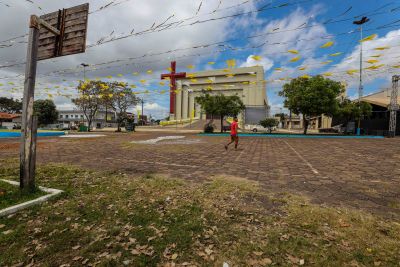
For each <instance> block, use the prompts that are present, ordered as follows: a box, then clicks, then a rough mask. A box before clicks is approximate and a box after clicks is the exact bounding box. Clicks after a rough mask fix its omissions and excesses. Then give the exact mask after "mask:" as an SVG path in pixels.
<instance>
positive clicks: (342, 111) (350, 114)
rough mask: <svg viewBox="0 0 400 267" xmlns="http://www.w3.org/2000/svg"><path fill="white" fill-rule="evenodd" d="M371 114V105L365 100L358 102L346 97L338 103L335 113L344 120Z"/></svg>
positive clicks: (356, 118)
mask: <svg viewBox="0 0 400 267" xmlns="http://www.w3.org/2000/svg"><path fill="white" fill-rule="evenodd" d="M371 114H372V106H371V104H369V103H367V102H361V103H358V101H351V100H350V99H348V98H345V99H343V101H341V102H340V103H339V109H338V112H337V113H336V115H337V116H338V117H339V118H342V119H344V120H345V121H346V124H347V123H348V122H349V121H352V120H354V121H356V120H358V119H360V118H363V117H369V116H371Z"/></svg>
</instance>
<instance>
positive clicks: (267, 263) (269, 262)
mask: <svg viewBox="0 0 400 267" xmlns="http://www.w3.org/2000/svg"><path fill="white" fill-rule="evenodd" d="M259 262H260V264H261V265H270V264H272V260H271V259H270V258H264V259H262V260H260V261H259Z"/></svg>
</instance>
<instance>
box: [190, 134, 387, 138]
mask: <svg viewBox="0 0 400 267" xmlns="http://www.w3.org/2000/svg"><path fill="white" fill-rule="evenodd" d="M198 135H199V136H230V135H229V134H206V133H200V134H198ZM239 136H240V137H269V138H317V139H324V138H330V139H383V138H384V137H383V136H377V135H362V136H355V135H353V136H348V135H343V136H342V135H304V134H246V133H243V134H239Z"/></svg>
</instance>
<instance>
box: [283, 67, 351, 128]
mask: <svg viewBox="0 0 400 267" xmlns="http://www.w3.org/2000/svg"><path fill="white" fill-rule="evenodd" d="M343 92H344V86H343V85H342V84H341V83H340V82H336V81H333V80H330V79H327V78H324V77H322V76H321V75H317V76H314V77H311V78H304V77H298V78H296V79H293V80H291V81H290V83H288V84H285V85H284V86H283V89H282V91H281V92H279V95H280V96H282V97H284V98H285V101H284V105H285V107H286V108H288V109H289V110H291V111H292V112H293V113H295V114H300V113H301V114H303V121H304V134H307V128H308V125H309V120H310V118H311V117H315V116H320V115H322V114H325V115H327V116H333V115H334V114H336V113H337V111H338V109H339V99H338V98H339V96H340V94H342V93H343Z"/></svg>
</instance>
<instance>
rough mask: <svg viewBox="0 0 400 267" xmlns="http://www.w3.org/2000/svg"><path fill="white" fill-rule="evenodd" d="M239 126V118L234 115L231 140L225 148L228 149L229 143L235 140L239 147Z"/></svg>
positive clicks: (236, 145)
mask: <svg viewBox="0 0 400 267" xmlns="http://www.w3.org/2000/svg"><path fill="white" fill-rule="evenodd" d="M238 128H239V125H238V118H237V117H234V118H233V122H232V123H231V141H230V142H229V143H228V144H226V145H225V150H228V147H229V145H230V144H232V143H233V142H234V143H235V149H237V147H238V144H239V136H238Z"/></svg>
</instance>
